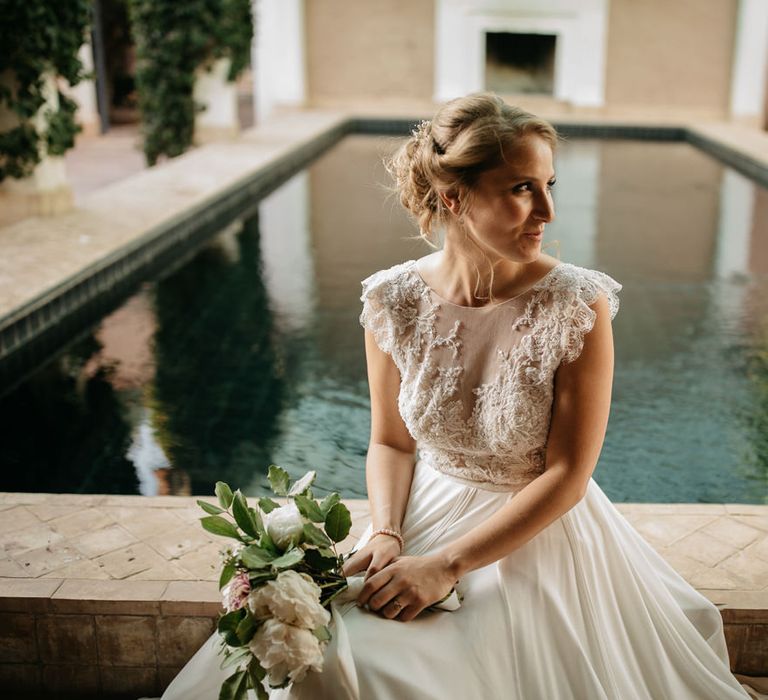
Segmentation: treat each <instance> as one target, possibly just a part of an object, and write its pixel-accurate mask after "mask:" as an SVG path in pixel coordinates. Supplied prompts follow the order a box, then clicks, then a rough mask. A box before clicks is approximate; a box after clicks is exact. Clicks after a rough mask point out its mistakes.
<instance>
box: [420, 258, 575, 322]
mask: <svg viewBox="0 0 768 700" xmlns="http://www.w3.org/2000/svg"><path fill="white" fill-rule="evenodd" d="M408 262H409V263H410V269H411V271H412V272H413V274H414V275H415V276H416V279H417V280H418V281H419V282H420V283H421V284H422V286H423V287H424V288H425V289H427V290H428V291H429V292H430V293H431V294H432V295H433V296H435V297H437V298H438V299H440V301H442V302H443V303H445V304H448V305H450V306H455V307H456V308H457V309H468V310H469V311H482V310H484V309H495V308H497V307H499V306H504V304H508V303H509V302H510V301H515V300H516V299H519V298H520V297H522V296H524V295H525V294H528V292H531V291H533V290H534V289H536V288H537V287H539V286H540V285H541V284H543V283H544V282H546V281H547V280H548V279H549V277H550V276H551V275H552V273H553V272H554V271H555V270H557V269H558V268H559V267H561V266H562V265H565V263H564V262H559V263H557V265H553V266H552V267H551V268H550V269H549V270H547V272H546V274H544V275H543V276H542V277H540V278H539V279H538V280H537V281H536V282H534V283H533V284H532V285H531V286H530V287H528V289H525V290H524V291H522V292H520V294H516V295H515V296H513V297H510V298H509V299H505V300H504V301H500V302H499V303H498V304H485V305H484V306H465V305H464V304H455V303H454V302H452V301H448V299H446V298H445V297H443V296H440V295H439V294H438V293H437V292H436V291H435V290H434V289H432V287H430V286H429V285H428V284H427V283H426V282H425V281H424V278H423V277H422V276H421V273H420V272H419V270H418V268H417V267H416V263H417V261H416V260H409V261H408Z"/></svg>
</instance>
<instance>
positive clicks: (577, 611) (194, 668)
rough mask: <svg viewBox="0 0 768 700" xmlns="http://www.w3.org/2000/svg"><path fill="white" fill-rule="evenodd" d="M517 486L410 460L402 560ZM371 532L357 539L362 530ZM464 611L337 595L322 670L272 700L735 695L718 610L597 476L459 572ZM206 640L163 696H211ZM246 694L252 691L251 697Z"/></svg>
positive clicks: (222, 674) (458, 530) (212, 648)
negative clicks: (547, 516)
mask: <svg viewBox="0 0 768 700" xmlns="http://www.w3.org/2000/svg"><path fill="white" fill-rule="evenodd" d="M513 495H514V493H512V492H505V491H490V490H485V489H481V488H478V487H477V486H473V485H471V484H469V483H465V482H463V481H461V480H460V479H457V478H455V477H452V476H448V475H445V474H442V473H440V472H438V471H436V470H435V469H433V468H432V467H431V466H430V465H429V464H428V463H426V462H425V461H424V460H423V459H420V460H418V461H417V463H416V466H415V470H414V477H413V483H412V486H411V493H410V497H409V501H408V505H407V508H406V513H405V518H404V521H403V525H402V531H403V536H404V538H405V550H404V554H408V555H421V554H427V553H431V552H435V551H437V550H439V549H440V548H442V547H443V546H445V545H446V544H448V543H449V542H451V541H452V540H454V539H456V538H458V537H460V536H461V535H463V534H464V533H466V532H468V531H470V530H471V529H472V528H474V527H475V526H476V525H478V524H479V523H481V522H483V521H484V520H485V519H486V518H488V517H489V516H490V515H491V514H492V513H493V512H495V511H496V510H497V509H498V508H500V507H502V506H503V505H504V503H506V502H507V500H509V499H510V498H512V496H513ZM370 533H371V527H370V526H369V527H368V528H367V530H366V531H365V533H364V534H363V536H362V537H361V539H360V542H359V544H358V547H362V546H363V545H364V544H365V543H366V542H367V540H368V538H369V537H370ZM457 588H458V589H459V591H460V592H461V593H462V594H463V596H464V600H463V603H462V606H461V607H460V608H459V609H458V610H454V611H450V612H448V611H434V612H423V613H421V614H420V615H419V616H418V617H417V618H416V619H414V620H411V621H410V622H399V621H396V620H388V619H386V618H384V617H381V616H380V615H378V614H377V613H375V612H371V611H368V610H366V609H364V608H360V607H358V606H357V605H356V604H355V602H354V600H352V601H350V602H345V603H340V604H337V603H335V602H334V603H332V605H331V607H332V619H333V623H332V624H333V626H332V628H331V631H332V633H333V639H332V640H331V642H330V643H329V644H328V646H327V648H326V653H325V661H324V665H323V670H322V672H320V673H316V672H309V673H308V674H307V676H306V677H305V678H304V680H302V681H301V682H299V683H294V684H293V685H292V686H290V687H289V688H285V689H280V690H271V691H270V698H271V699H272V700H466V699H467V698H484V700H496V699H497V698H498V699H499V700H501V699H504V700H541V699H543V698H548V699H552V700H554V699H555V698H556V699H557V700H661V699H662V698H664V699H666V698H668V699H670V700H737V699H738V700H743V699H744V698H750V697H752V696H751V695H750V694H748V693H747V691H746V690H745V687H746V686H744V687H742V685H741V684H740V683H739V681H738V680H737V679H736V677H735V676H734V675H733V674H732V673H731V671H730V668H729V661H728V651H727V648H726V644H725V637H724V634H723V623H722V618H721V615H720V612H719V611H718V609H717V607H716V606H715V605H714V604H712V603H711V602H710V601H709V600H708V599H707V598H705V597H704V596H703V595H701V594H700V593H698V592H697V591H696V590H695V589H694V588H693V587H692V586H691V585H690V584H688V583H687V582H686V581H685V580H684V579H683V578H682V577H681V576H680V575H679V574H678V573H677V572H676V571H675V570H674V569H673V568H672V567H671V566H670V565H669V564H668V563H667V562H666V561H665V560H664V559H663V558H662V557H661V555H659V554H658V553H657V552H656V551H655V550H654V549H653V548H652V547H651V546H650V545H649V544H648V543H647V542H646V541H645V540H644V539H643V538H642V537H641V536H640V534H639V533H638V532H637V531H636V530H635V529H634V528H633V527H632V526H631V525H630V524H629V522H628V521H627V520H626V519H625V518H624V517H623V516H622V515H621V513H620V512H619V511H618V510H617V509H616V508H615V506H614V505H613V504H612V503H611V502H610V500H609V499H608V498H607V496H606V495H605V494H604V493H603V491H602V489H601V488H600V487H599V486H598V485H597V483H596V482H595V481H594V480H592V479H590V482H589V486H588V489H587V492H586V495H585V496H584V498H583V499H582V500H581V501H580V502H579V503H578V504H577V505H576V506H575V507H573V508H572V509H571V510H569V511H568V512H567V513H565V514H564V515H563V516H562V517H560V518H558V519H557V520H556V521H555V522H553V523H552V524H550V525H549V526H548V527H546V528H545V529H544V530H542V531H541V532H539V533H538V534H537V535H536V536H535V537H534V538H533V539H531V540H529V541H528V542H527V543H526V544H524V545H523V546H522V547H520V548H519V549H517V550H515V551H514V552H512V553H511V554H509V555H507V556H505V557H503V558H502V559H500V560H498V561H496V562H494V563H492V564H489V565H487V566H484V567H482V568H480V569H475V570H474V571H471V572H469V573H468V574H466V575H465V576H464V577H463V578H462V580H461V581H460V582H459V584H458V586H457ZM220 661H221V657H219V656H217V654H216V638H215V635H214V636H212V637H211V638H210V639H209V640H208V642H206V644H205V645H204V646H203V647H201V649H200V650H199V651H198V652H197V654H195V656H194V657H193V658H192V659H191V660H190V661H189V663H188V664H187V665H186V666H185V667H184V668H183V669H182V671H181V672H180V673H179V675H178V676H177V677H176V678H175V679H174V681H173V682H172V683H171V685H170V686H169V687H168V689H167V690H166V692H165V693H164V695H163V700H181V699H182V698H183V699H184V700H216V698H218V693H219V688H220V685H221V682H222V681H223V680H224V678H226V677H227V676H228V675H229V674H230V673H231V669H226V670H224V671H222V670H221V669H220V668H219V664H220ZM249 696H250V697H255V695H254V694H253V693H252V691H249Z"/></svg>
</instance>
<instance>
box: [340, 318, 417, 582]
mask: <svg viewBox="0 0 768 700" xmlns="http://www.w3.org/2000/svg"><path fill="white" fill-rule="evenodd" d="M365 354H366V358H367V365H368V387H369V389H370V393H371V437H370V441H369V443H368V456H367V458H366V461H365V480H366V486H367V488H368V503H369V506H370V510H371V521H372V525H373V529H374V530H377V529H378V528H382V527H385V528H391V529H393V530H397V531H398V532H400V529H401V525H402V522H403V516H404V515H405V507H406V505H407V503H408V496H409V495H410V491H411V482H412V481H413V470H414V467H415V459H414V457H415V453H416V441H415V440H414V439H413V437H412V436H411V434H410V433H409V432H408V428H407V427H406V426H405V423H404V421H403V418H402V416H401V415H400V411H399V409H398V406H397V400H398V395H399V392H400V372H399V370H398V369H397V365H395V362H394V360H393V359H392V357H391V356H390V355H388V354H387V353H385V352H384V351H383V350H381V349H380V348H379V346H378V345H377V344H376V341H375V339H374V337H373V334H372V333H371V331H370V330H368V329H367V328H366V329H365ZM382 540H384V541H385V543H388V544H389V545H390V547H389V553H385V554H383V555H381V556H377V555H375V554H374V553H373V552H371V551H367V550H368V547H367V546H366V547H364V548H362V549H361V550H360V551H359V552H356V553H355V554H354V555H352V557H350V559H349V560H348V561H347V562H346V563H345V565H344V567H343V570H344V575H345V576H351V575H352V574H354V573H357V572H358V571H361V570H363V569H367V573H366V576H369V575H371V574H373V573H375V572H376V571H378V570H379V569H380V568H381V567H383V566H386V564H387V563H388V562H389V561H391V559H392V557H394V556H397V554H398V552H399V550H400V546H399V544H398V542H397V540H396V539H395V538H394V537H388V536H387V537H385V536H383V535H380V536H378V537H375V538H373V540H371V542H376V543H377V545H378V544H381V541H382ZM393 544H394V546H391V545H393ZM382 546H383V545H382Z"/></svg>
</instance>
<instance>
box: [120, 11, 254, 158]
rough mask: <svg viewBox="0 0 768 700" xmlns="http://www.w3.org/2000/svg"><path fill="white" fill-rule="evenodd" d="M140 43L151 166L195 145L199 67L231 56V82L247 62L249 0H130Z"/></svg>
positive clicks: (141, 100)
mask: <svg viewBox="0 0 768 700" xmlns="http://www.w3.org/2000/svg"><path fill="white" fill-rule="evenodd" d="M128 7H129V12H130V18H131V31H132V32H133V37H134V41H135V43H136V57H137V65H136V86H137V88H138V92H139V107H140V109H141V114H142V124H143V133H144V154H145V157H146V159H147V163H148V164H149V165H154V164H155V163H156V162H157V159H158V158H159V157H160V156H161V155H166V156H170V157H174V156H178V155H180V154H181V153H183V152H184V151H186V150H187V149H188V148H189V146H190V145H191V144H192V138H193V135H194V127H195V114H196V113H197V112H199V111H200V110H201V109H202V107H201V106H200V105H198V104H197V103H195V101H194V98H193V90H194V86H195V73H196V71H197V70H198V68H200V67H202V66H206V65H208V64H210V63H211V61H212V60H213V59H216V58H223V57H229V58H230V59H231V68H230V71H229V76H228V79H229V80H234V79H235V78H237V76H238V74H239V73H240V72H241V71H242V70H243V69H244V68H245V67H246V66H247V65H248V63H249V55H250V45H251V38H252V36H253V21H252V17H251V6H250V0H185V1H184V2H179V3H176V2H157V0H129V2H128Z"/></svg>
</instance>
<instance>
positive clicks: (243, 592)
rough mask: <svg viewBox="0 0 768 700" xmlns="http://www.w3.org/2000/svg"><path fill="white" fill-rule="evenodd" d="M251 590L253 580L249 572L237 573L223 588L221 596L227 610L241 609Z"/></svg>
mask: <svg viewBox="0 0 768 700" xmlns="http://www.w3.org/2000/svg"><path fill="white" fill-rule="evenodd" d="M250 592H251V581H250V579H249V578H248V574H247V573H245V572H241V573H239V574H235V575H234V576H233V577H232V578H231V579H230V581H229V583H228V584H227V585H226V586H224V588H222V589H221V597H222V601H223V605H224V609H225V610H226V611H227V612H232V611H233V610H240V608H242V607H243V605H245V601H246V600H248V594H249V593H250Z"/></svg>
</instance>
